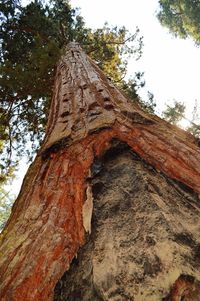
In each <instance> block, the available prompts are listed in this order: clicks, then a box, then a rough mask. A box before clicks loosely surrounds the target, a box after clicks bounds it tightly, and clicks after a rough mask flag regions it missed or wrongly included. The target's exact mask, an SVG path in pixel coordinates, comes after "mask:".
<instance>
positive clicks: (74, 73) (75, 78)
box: [0, 43, 200, 301]
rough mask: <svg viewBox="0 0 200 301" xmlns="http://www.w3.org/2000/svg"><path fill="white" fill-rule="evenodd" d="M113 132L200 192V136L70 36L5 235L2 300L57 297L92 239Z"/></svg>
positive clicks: (1, 256)
mask: <svg viewBox="0 0 200 301" xmlns="http://www.w3.org/2000/svg"><path fill="white" fill-rule="evenodd" d="M113 138H117V139H119V140H121V141H124V142H126V143H127V144H128V145H129V146H130V147H131V149H132V150H134V151H135V152H136V153H137V154H139V155H140V157H141V158H143V159H144V160H145V161H147V162H148V163H149V164H151V165H152V166H154V167H155V168H156V169H157V170H159V171H161V172H163V173H164V174H166V175H167V176H168V177H170V178H172V179H175V180H177V181H179V182H182V183H184V184H185V185H187V186H188V187H190V188H191V189H193V191H194V192H196V193H198V194H199V193H200V163H199V162H200V149H199V148H198V147H197V146H196V145H195V143H194V142H195V138H194V137H193V136H191V135H190V134H189V133H186V132H185V131H183V130H181V129H178V128H176V127H174V126H171V125H170V124H168V123H167V122H165V121H163V120H161V119H160V118H158V117H156V116H153V115H150V114H148V113H146V112H144V111H143V110H142V109H141V108H140V107H139V106H138V105H133V104H132V103H131V102H130V101H129V100H128V99H127V98H126V97H125V96H124V95H123V94H122V93H121V92H120V91H119V90H118V89H117V88H116V87H115V86H114V85H113V84H112V83H111V82H110V81H109V80H108V79H107V78H106V76H105V75H104V74H103V73H102V71H101V70H100V69H99V68H98V67H97V66H96V65H95V63H94V62H93V61H91V59H90V58H89V57H87V56H86V54H85V53H84V52H83V51H82V49H81V48H80V46H79V45H78V44H76V43H71V44H69V45H68V47H67V49H66V53H65V54H64V55H63V57H62V59H61V60H60V63H59V64H58V68H57V74H56V78H55V88H54V93H53V98H52V104H51V109H50V114H49V120H48V125H47V130H46V136H45V139H44V143H43V145H42V148H41V150H40V151H39V153H38V156H37V157H36V159H35V161H34V163H33V164H32V165H31V167H30V168H29V171H28V173H27V175H26V177H25V180H24V183H23V185H22V189H21V192H20V194H19V196H18V198H17V200H16V202H15V204H14V207H13V210H12V214H11V217H10V219H9V221H8V224H7V226H6V228H5V230H4V232H3V234H2V237H1V246H0V278H1V280H0V300H2V301H8V300H9V301H19V300H20V301H31V300H34V301H39V300H44V301H47V300H52V298H53V290H54V287H55V284H56V283H57V281H58V279H60V277H61V275H62V274H63V273H64V271H66V270H67V269H68V268H69V265H70V262H71V261H72V259H73V258H74V256H75V255H76V253H77V251H78V249H79V247H80V246H82V245H83V244H84V243H85V230H84V227H83V217H82V208H83V204H84V201H85V198H86V190H87V184H86V179H87V177H88V174H89V170H90V167H91V165H92V163H93V161H94V158H95V157H98V156H100V155H101V154H102V153H103V152H105V150H107V149H109V147H110V141H111V140H112V139H113ZM174 300H175V299H174Z"/></svg>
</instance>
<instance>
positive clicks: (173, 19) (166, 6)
mask: <svg viewBox="0 0 200 301" xmlns="http://www.w3.org/2000/svg"><path fill="white" fill-rule="evenodd" d="M159 4H160V10H159V12H158V14H157V16H158V19H159V21H160V22H161V24H162V25H163V26H165V27H167V28H168V29H169V30H170V32H171V33H173V34H175V36H179V37H181V38H184V39H185V38H187V37H191V38H192V39H193V40H194V41H195V43H196V44H200V30H199V28H200V19H199V16H200V1H199V0H179V1H174V0H160V1H159Z"/></svg>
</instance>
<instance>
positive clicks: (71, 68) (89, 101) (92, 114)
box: [42, 42, 153, 151]
mask: <svg viewBox="0 0 200 301" xmlns="http://www.w3.org/2000/svg"><path fill="white" fill-rule="evenodd" d="M139 112H140V113H139ZM134 113H136V114H137V115H140V116H139V117H140V118H141V119H142V118H143V119H145V117H146V119H147V122H148V120H149V121H150V120H151V118H150V116H146V115H145V114H144V112H142V111H141V110H140V111H138V109H137V106H135V107H134V106H133V104H131V103H130V102H129V101H128V100H127V98H126V97H125V96H124V95H123V94H122V93H121V92H120V91H119V90H118V89H117V88H116V87H115V86H114V85H113V83H112V82H111V80H110V79H108V78H107V77H106V76H105V75H104V74H103V72H102V71H101V70H100V69H99V68H98V67H97V65H95V64H94V62H93V61H92V60H91V59H90V58H89V57H88V56H87V55H86V54H85V52H84V51H83V50H82V48H81V47H80V45H79V44H78V43H75V42H71V43H70V44H69V45H68V46H67V47H66V52H65V54H64V55H63V56H62V58H61V60H60V62H59V64H58V67H57V74H56V80H55V86H54V93H53V99H52V104H51V110H50V115H49V120H48V126H47V132H46V139H45V141H44V144H43V147H42V150H43V151H44V150H45V149H47V148H49V147H50V146H52V145H53V144H55V143H57V142H58V141H63V142H64V141H67V142H68V143H67V144H68V145H69V143H70V144H71V143H72V142H73V141H75V140H80V139H83V138H84V137H86V136H87V135H88V134H89V133H92V132H95V131H96V130H100V129H102V128H106V127H110V126H111V125H113V124H114V122H115V121H116V120H122V119H123V120H124V118H125V117H128V116H131V114H132V117H133V116H134ZM135 117H138V116H135ZM123 122H124V121H123ZM152 123H153V120H152ZM67 138H68V139H67Z"/></svg>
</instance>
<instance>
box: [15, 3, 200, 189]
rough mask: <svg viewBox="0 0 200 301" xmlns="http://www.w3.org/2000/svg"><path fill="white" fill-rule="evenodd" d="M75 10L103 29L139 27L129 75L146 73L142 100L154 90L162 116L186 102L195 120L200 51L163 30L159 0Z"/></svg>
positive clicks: (89, 23) (17, 183)
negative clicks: (139, 48) (140, 39)
mask: <svg viewBox="0 0 200 301" xmlns="http://www.w3.org/2000/svg"><path fill="white" fill-rule="evenodd" d="M71 4H72V6H73V7H79V8H80V9H81V15H82V16H83V17H84V19H85V21H86V25H87V26H89V27H92V28H98V27H102V26H103V25H104V23H105V22H108V24H109V25H113V26H116V25H117V26H123V25H124V26H125V27H126V28H127V29H129V31H130V32H131V33H134V32H135V29H136V27H137V26H138V27H139V29H140V31H141V34H142V35H143V36H144V48H143V55H142V58H141V59H140V60H139V61H137V62H136V61H135V60H134V59H130V61H129V64H128V75H129V76H131V75H134V74H135V72H137V71H141V72H144V79H145V81H146V86H145V88H144V89H142V90H141V97H145V95H146V93H147V91H148V90H149V91H151V92H152V93H153V94H154V96H155V100H156V102H157V113H158V114H160V113H161V112H162V111H163V109H164V107H165V104H166V103H167V104H169V105H171V104H172V103H173V99H175V100H178V101H181V102H184V103H185V105H186V107H187V111H186V116H187V117H188V118H189V119H190V118H191V111H192V109H193V106H194V101H195V99H197V100H198V101H199V102H200V92H199V78H200V60H199V57H200V48H197V47H195V46H194V42H193V41H192V40H189V39H188V40H181V39H179V38H175V37H173V36H172V35H171V34H169V33H168V30H167V29H165V28H163V27H162V26H161V25H160V23H159V21H158V20H157V18H156V11H157V9H158V1H157V0H123V1H116V0H115V1H114V0H109V1H108V0H101V1H97V0H71ZM25 172H26V164H25V163H24V162H22V167H21V169H20V172H19V173H18V176H17V179H16V180H15V181H14V183H13V185H12V186H13V189H12V190H13V192H14V193H15V194H17V193H18V191H19V188H20V186H21V181H22V178H23V175H24V173H25Z"/></svg>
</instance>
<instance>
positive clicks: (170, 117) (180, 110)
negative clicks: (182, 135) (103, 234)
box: [162, 101, 185, 125]
mask: <svg viewBox="0 0 200 301" xmlns="http://www.w3.org/2000/svg"><path fill="white" fill-rule="evenodd" d="M184 112H185V105H184V104H183V103H181V102H178V101H174V105H173V106H172V107H170V106H167V109H166V110H165V111H164V112H163V113H162V115H163V118H164V119H165V120H167V121H168V122H170V123H171V124H174V125H177V123H178V122H179V121H180V120H181V119H182V118H183V117H184Z"/></svg>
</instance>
